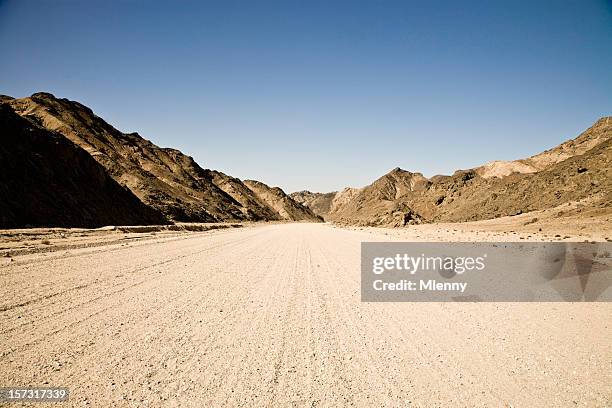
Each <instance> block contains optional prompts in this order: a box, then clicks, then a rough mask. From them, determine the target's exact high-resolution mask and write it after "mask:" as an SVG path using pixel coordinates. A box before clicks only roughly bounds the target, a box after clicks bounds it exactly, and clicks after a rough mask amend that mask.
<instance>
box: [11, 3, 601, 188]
mask: <svg viewBox="0 0 612 408" xmlns="http://www.w3.org/2000/svg"><path fill="white" fill-rule="evenodd" d="M100 3H104V4H100ZM0 50H1V55H2V59H1V60H0V84H1V86H0V93H4V94H8V95H11V96H15V97H22V96H26V95H30V94H32V93H34V92H38V91H48V92H52V93H53V94H55V95H56V96H58V97H66V98H69V99H73V100H78V101H80V102H82V103H84V104H85V105H88V106H90V107H91V108H92V109H93V110H94V111H95V112H96V113H97V114H98V115H99V116H101V117H103V118H105V119H106V120H107V121H109V122H110V123H111V124H112V125H114V126H115V127H117V128H119V129H120V130H123V131H138V132H139V133H140V134H141V135H143V136H144V137H146V138H147V139H150V140H152V141H153V142H155V143H157V144H158V145H161V146H167V147H175V148H179V149H181V150H182V151H183V152H184V153H186V154H189V155H191V156H193V157H194V158H195V159H196V160H197V161H198V162H199V163H200V164H201V165H202V166H203V167H207V168H214V169H218V170H221V171H224V172H226V173H228V174H231V175H233V176H236V177H240V178H252V179H258V180H261V181H264V182H266V183H268V184H271V185H278V186H280V187H282V188H283V189H285V190H287V191H289V192H291V191H295V190H301V189H309V190H312V191H331V190H337V189H340V188H343V187H344V186H356V187H357V186H363V185H365V184H369V183H370V182H372V181H373V180H374V179H375V178H377V177H379V176H381V175H382V174H384V173H386V172H387V171H389V170H390V169H392V168H394V167H396V166H399V167H402V168H404V169H407V170H412V171H420V172H422V173H424V174H425V175H426V176H431V175H434V174H441V173H443V174H449V173H452V172H453V171H454V170H455V169H458V168H469V167H474V166H476V165H479V164H482V163H483V162H486V161H489V160H493V159H505V160H508V159H516V158H521V157H525V156H529V155H531V154H534V153H538V152H540V151H542V150H544V149H546V148H549V147H552V146H554V145H556V144H558V143H560V142H562V141H564V140H566V139H568V138H572V137H575V136H576V135H577V134H578V133H580V132H581V131H582V130H584V129H585V128H587V127H588V126H590V125H591V124H592V122H594V121H595V120H596V119H597V118H598V117H601V116H604V115H610V114H612V6H611V5H610V2H605V1H589V0H579V1H562V0H560V1H542V2H539V1H525V2H523V1H430V2H422V1H419V2H416V1H415V2H411V1H398V2H394V1H363V2H361V1H347V2H335V1H322V2H318V1H301V2H297V1H295V2H294V1H283V2H265V1H261V2H250V1H244V2H232V1H218V2H159V3H155V2H145V1H121V2H114V1H107V2H93V1H79V2H77V1H61V0H59V1H42V0H41V1H38V2H34V1H27V0H25V1H24V0H20V1H10V0H9V1H1V0H0Z"/></svg>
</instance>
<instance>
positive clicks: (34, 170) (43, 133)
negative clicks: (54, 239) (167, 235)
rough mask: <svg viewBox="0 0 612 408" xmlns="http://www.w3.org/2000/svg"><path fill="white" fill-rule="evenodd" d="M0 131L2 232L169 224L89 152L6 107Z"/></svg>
mask: <svg viewBox="0 0 612 408" xmlns="http://www.w3.org/2000/svg"><path fill="white" fill-rule="evenodd" d="M5 100H6V98H5ZM0 129H1V130H2V131H1V132H0V135H1V136H0V163H2V171H1V172H0V196H1V197H2V200H0V228H17V227H27V226H31V227H37V226H52V227H89V228H91V227H100V226H103V225H135V224H167V223H168V221H167V220H166V218H165V217H164V216H163V215H162V214H161V213H160V212H159V211H156V210H155V209H153V208H150V207H148V206H146V205H144V204H143V203H142V202H141V201H140V200H139V199H138V198H137V197H136V196H135V195H134V194H132V192H131V191H130V190H128V189H126V188H124V187H122V186H120V185H119V184H118V183H117V182H116V181H115V180H114V179H113V178H112V177H111V176H110V175H108V173H107V172H106V170H105V169H104V167H103V166H101V165H100V164H99V163H98V162H96V161H95V160H94V159H93V158H92V157H91V156H90V155H89V154H88V153H87V152H86V151H84V150H83V149H81V148H80V147H79V146H77V145H75V144H74V143H72V142H71V141H69V140H68V139H66V138H65V137H63V136H62V135H59V134H57V133H53V132H50V131H49V130H47V129H44V128H42V127H40V126H37V125H36V124H34V123H31V122H30V121H28V120H26V119H24V118H22V117H20V116H19V115H17V114H16V113H15V112H14V111H13V110H12V109H11V108H10V107H9V106H8V105H6V104H0Z"/></svg>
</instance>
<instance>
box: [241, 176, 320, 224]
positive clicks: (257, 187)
mask: <svg viewBox="0 0 612 408" xmlns="http://www.w3.org/2000/svg"><path fill="white" fill-rule="evenodd" d="M244 184H246V186H247V187H248V188H249V189H251V190H252V191H253V192H255V195H256V196H257V198H258V199H259V200H261V201H262V202H264V203H265V204H266V205H267V206H268V207H270V208H272V209H273V210H274V211H275V212H276V213H278V214H279V215H280V216H281V219H285V220H309V221H322V218H321V217H319V216H318V215H316V214H315V213H314V212H313V211H312V210H311V209H309V208H307V207H304V206H303V205H302V204H300V203H297V202H295V201H294V200H293V199H292V198H291V197H289V196H288V195H287V194H285V192H284V191H283V190H282V189H280V188H279V187H269V186H267V185H265V184H264V183H262V182H260V181H255V180H244Z"/></svg>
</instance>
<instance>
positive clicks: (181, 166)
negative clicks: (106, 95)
mask: <svg viewBox="0 0 612 408" xmlns="http://www.w3.org/2000/svg"><path fill="white" fill-rule="evenodd" d="M1 101H2V102H1V103H2V104H4V105H7V106H9V107H10V108H11V109H12V110H13V111H14V112H15V113H17V114H18V115H20V116H21V117H23V118H24V119H27V120H28V121H29V122H30V123H32V124H33V125H36V126H39V127H41V128H44V129H46V130H48V131H50V132H53V133H55V134H59V135H62V136H63V137H65V138H66V139H68V140H69V141H71V142H72V143H74V144H75V145H77V146H79V147H80V148H82V149H83V150H84V151H86V152H87V153H88V154H89V155H90V156H91V157H92V158H94V159H95V160H96V161H97V162H98V163H99V164H101V165H102V166H103V167H104V168H105V169H106V171H107V172H108V174H109V175H110V176H111V177H112V178H113V179H115V180H116V181H117V183H119V184H120V185H122V186H125V187H126V188H128V189H129V190H130V191H131V192H132V193H133V194H134V195H135V196H136V197H138V199H139V200H140V201H142V202H143V203H144V204H145V205H147V206H149V207H151V208H152V209H154V210H156V211H159V212H161V213H162V214H164V216H165V217H166V218H167V219H168V220H169V221H173V222H226V221H274V220H285V221H302V220H309V221H319V220H320V219H319V217H318V216H316V215H315V214H314V213H312V211H310V210H309V209H307V208H304V207H301V206H300V207H297V206H296V205H295V204H297V203H292V202H291V201H292V200H291V199H290V198H288V199H285V197H283V196H282V195H280V196H278V199H279V200H282V202H283V204H282V205H277V206H276V207H277V209H280V210H283V215H281V214H280V213H279V212H278V210H274V209H272V207H271V206H270V205H267V204H264V203H263V202H262V200H261V198H259V197H258V196H257V194H256V193H255V192H253V191H252V190H250V189H249V188H248V187H246V185H244V183H242V181H241V180H239V179H236V178H231V176H227V175H225V174H223V173H221V172H218V171H215V170H210V169H204V168H202V167H201V166H200V165H199V164H198V163H196V162H195V160H194V159H193V158H192V157H191V156H188V155H185V154H183V153H182V152H181V151H179V150H177V149H174V148H167V147H159V146H157V145H155V144H154V143H152V142H151V141H150V140H147V139H145V138H143V137H142V136H140V135H139V134H138V133H137V132H130V133H124V132H121V131H119V130H117V129H116V128H114V127H113V126H112V125H110V124H109V123H107V122H106V121H104V120H103V119H102V118H100V117H98V116H97V115H96V114H95V113H94V112H93V110H92V109H91V108H89V107H87V106H85V105H83V104H81V103H79V102H76V101H70V100H68V99H65V98H61V99H60V98H56V97H55V96H54V95H52V94H50V93H48V92H37V93H34V94H33V95H32V96H30V97H25V98H19V99H15V98H10V97H3V98H2V100H1ZM215 180H217V181H218V182H219V183H220V184H221V185H222V186H224V187H225V188H226V189H227V188H228V185H229V184H232V185H233V186H234V188H232V189H230V190H231V191H232V192H234V193H235V194H234V195H232V194H230V193H228V192H227V191H225V190H224V188H222V187H220V186H219V185H217V184H216V183H215ZM228 180H231V182H230V181H228ZM238 191H239V192H240V193H238ZM283 194H284V193H283ZM284 206H286V207H288V208H289V211H285V210H286V209H285V208H284Z"/></svg>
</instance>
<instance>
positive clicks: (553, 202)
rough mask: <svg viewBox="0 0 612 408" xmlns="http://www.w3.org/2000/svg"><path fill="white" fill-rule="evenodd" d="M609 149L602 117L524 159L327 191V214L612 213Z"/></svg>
mask: <svg viewBox="0 0 612 408" xmlns="http://www.w3.org/2000/svg"><path fill="white" fill-rule="evenodd" d="M611 144H612V117H605V118H601V119H599V120H598V121H597V122H596V123H595V124H594V125H593V126H592V127H590V128H589V129H587V130H586V131H585V132H583V133H582V134H581V135H580V136H578V137H577V138H575V139H573V140H569V141H567V142H564V143H562V144H561V145H559V146H557V147H555V148H553V149H550V150H547V151H545V152H543V153H540V154H537V155H535V156H532V157H530V158H527V159H523V160H516V161H512V162H491V163H488V164H486V165H484V166H481V167H477V168H475V169H468V170H459V171H457V172H455V173H454V174H453V175H452V176H434V177H432V178H430V179H427V178H425V177H423V176H422V175H421V174H420V173H412V172H408V171H405V170H401V169H399V168H396V169H394V170H392V171H391V172H389V173H388V174H385V175H384V176H382V177H381V178H379V179H377V180H376V181H374V182H373V183H372V184H370V185H368V186H366V187H364V188H361V189H350V188H349V189H345V190H344V191H343V192H341V193H335V194H334V193H330V194H334V196H333V197H332V199H331V205H330V208H329V210H328V211H327V212H325V214H324V217H325V219H326V220H330V221H334V222H338V223H348V224H359V225H386V226H403V225H408V224H414V223H421V222H461V221H474V220H482V219H489V218H496V217H501V216H506V215H514V214H520V213H523V212H529V211H534V210H541V209H546V208H553V207H556V206H559V205H561V204H564V203H567V202H570V201H578V200H586V201H587V203H586V205H589V206H591V207H599V208H604V209H610V210H612V147H611ZM311 194H314V195H316V194H318V193H311ZM306 205H308V201H306ZM311 208H313V207H311Z"/></svg>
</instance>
